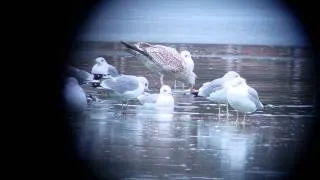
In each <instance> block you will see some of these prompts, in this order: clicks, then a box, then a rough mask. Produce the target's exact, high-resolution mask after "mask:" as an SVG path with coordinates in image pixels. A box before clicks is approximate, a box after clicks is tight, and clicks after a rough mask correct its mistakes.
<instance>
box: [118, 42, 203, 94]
mask: <svg viewBox="0 0 320 180" xmlns="http://www.w3.org/2000/svg"><path fill="white" fill-rule="evenodd" d="M121 43H122V44H123V45H124V46H126V48H127V51H128V52H129V53H131V54H133V55H134V56H135V57H136V58H137V59H138V60H140V61H141V62H142V63H143V64H144V65H145V66H146V67H147V68H148V69H149V70H150V71H152V72H156V73H157V74H158V75H159V76H160V84H161V86H163V85H164V83H163V78H164V76H165V75H166V76H168V77H169V78H172V79H175V80H178V81H181V82H182V83H185V84H188V85H190V86H191V88H192V87H193V86H194V84H195V80H196V77H197V75H196V74H195V73H194V72H192V71H191V70H190V69H189V68H188V65H187V63H186V60H185V59H184V56H182V55H181V54H180V53H179V52H178V51H177V50H176V49H174V48H171V47H167V46H162V45H151V44H148V43H145V42H138V43H136V44H134V45H131V44H129V43H126V42H123V41H121Z"/></svg>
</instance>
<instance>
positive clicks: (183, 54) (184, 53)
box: [180, 50, 194, 71]
mask: <svg viewBox="0 0 320 180" xmlns="http://www.w3.org/2000/svg"><path fill="white" fill-rule="evenodd" d="M180 55H181V57H182V58H183V59H184V60H185V62H186V63H187V65H188V68H189V69H190V70H191V71H193V69H194V62H193V60H192V58H191V54H190V52H189V51H187V50H184V51H181V52H180Z"/></svg>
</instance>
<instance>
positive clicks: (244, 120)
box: [242, 113, 246, 125]
mask: <svg viewBox="0 0 320 180" xmlns="http://www.w3.org/2000/svg"><path fill="white" fill-rule="evenodd" d="M242 123H243V124H244V125H245V124H246V113H244V114H243V121H242Z"/></svg>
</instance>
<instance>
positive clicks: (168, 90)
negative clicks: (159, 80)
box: [160, 85, 172, 95]
mask: <svg viewBox="0 0 320 180" xmlns="http://www.w3.org/2000/svg"><path fill="white" fill-rule="evenodd" d="M160 94H169V95H172V90H171V88H170V86H168V85H163V86H162V87H161V88H160Z"/></svg>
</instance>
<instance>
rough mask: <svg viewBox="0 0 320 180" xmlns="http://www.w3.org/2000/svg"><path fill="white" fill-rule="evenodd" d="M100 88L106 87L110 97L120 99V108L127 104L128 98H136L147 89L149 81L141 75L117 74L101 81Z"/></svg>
mask: <svg viewBox="0 0 320 180" xmlns="http://www.w3.org/2000/svg"><path fill="white" fill-rule="evenodd" d="M101 86H102V88H104V89H106V90H107V92H108V95H109V97H110V98H112V99H117V100H120V101H121V102H122V103H121V110H122V109H123V105H124V104H126V105H128V101H129V100H133V99H136V98H137V97H138V96H140V95H141V94H143V93H144V91H150V90H149V81H148V80H147V78H145V77H143V76H133V75H118V76H116V77H112V76H109V78H107V79H105V80H103V81H101Z"/></svg>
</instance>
